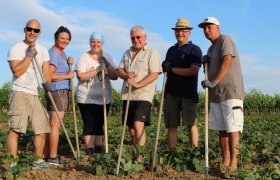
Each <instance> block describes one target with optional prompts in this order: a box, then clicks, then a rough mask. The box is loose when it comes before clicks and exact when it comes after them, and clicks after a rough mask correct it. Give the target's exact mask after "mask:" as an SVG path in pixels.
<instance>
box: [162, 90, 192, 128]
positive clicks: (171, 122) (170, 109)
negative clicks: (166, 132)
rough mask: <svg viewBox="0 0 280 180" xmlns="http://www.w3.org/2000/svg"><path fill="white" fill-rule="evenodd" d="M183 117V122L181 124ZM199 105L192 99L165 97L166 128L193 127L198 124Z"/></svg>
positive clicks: (168, 95) (169, 95) (167, 95)
mask: <svg viewBox="0 0 280 180" xmlns="http://www.w3.org/2000/svg"><path fill="white" fill-rule="evenodd" d="M181 115H182V122H181ZM196 117H197V103H195V102H194V101H193V100H192V99H187V98H182V97H179V96H173V95H171V94H166V95H165V101H164V122H165V127H166V128H175V127H178V126H180V125H184V126H193V125H195V124H196Z"/></svg>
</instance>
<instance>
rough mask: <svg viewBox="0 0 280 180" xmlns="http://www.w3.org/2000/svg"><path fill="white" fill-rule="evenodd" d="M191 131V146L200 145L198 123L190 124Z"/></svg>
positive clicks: (189, 129)
mask: <svg viewBox="0 0 280 180" xmlns="http://www.w3.org/2000/svg"><path fill="white" fill-rule="evenodd" d="M188 131H189V142H190V145H191V146H194V147H197V146H198V128H197V125H196V124H195V125H193V126H188Z"/></svg>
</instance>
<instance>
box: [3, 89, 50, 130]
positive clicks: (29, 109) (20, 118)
mask: <svg viewBox="0 0 280 180" xmlns="http://www.w3.org/2000/svg"><path fill="white" fill-rule="evenodd" d="M8 115H9V128H10V130H13V131H15V132H19V133H24V134H25V133H26V129H27V124H28V122H30V123H31V127H32V131H33V132H34V134H35V135H37V134H43V133H49V132H50V124H49V117H48V114H47V112H46V110H45V109H44V107H43V105H42V104H41V102H40V99H39V96H35V95H32V94H29V93H24V92H12V93H11V95H10V99H9V112H8Z"/></svg>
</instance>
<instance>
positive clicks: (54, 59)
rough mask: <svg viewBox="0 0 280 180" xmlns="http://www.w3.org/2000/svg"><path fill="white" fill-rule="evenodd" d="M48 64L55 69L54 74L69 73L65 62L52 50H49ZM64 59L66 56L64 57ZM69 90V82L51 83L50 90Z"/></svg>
mask: <svg viewBox="0 0 280 180" xmlns="http://www.w3.org/2000/svg"><path fill="white" fill-rule="evenodd" d="M49 55H50V59H51V60H50V64H51V65H53V66H55V67H56V71H55V73H56V74H67V73H68V72H69V65H68V62H67V60H65V59H63V58H62V56H61V55H60V54H59V53H58V52H57V51H56V50H54V49H53V48H51V49H49ZM65 57H66V55H65ZM60 89H68V90H69V89H70V80H69V79H68V80H61V81H52V87H51V90H52V91H55V90H60Z"/></svg>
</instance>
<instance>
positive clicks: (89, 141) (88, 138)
mask: <svg viewBox="0 0 280 180" xmlns="http://www.w3.org/2000/svg"><path fill="white" fill-rule="evenodd" d="M94 139H95V136H94V135H85V136H84V140H85V145H86V149H88V148H93V146H94Z"/></svg>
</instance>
